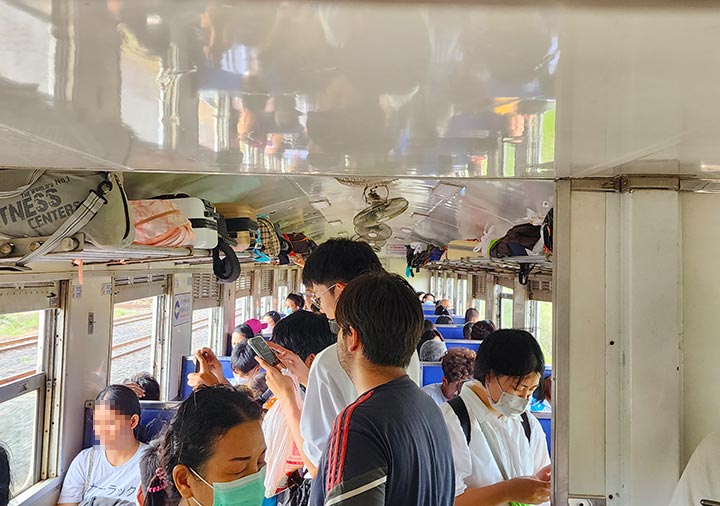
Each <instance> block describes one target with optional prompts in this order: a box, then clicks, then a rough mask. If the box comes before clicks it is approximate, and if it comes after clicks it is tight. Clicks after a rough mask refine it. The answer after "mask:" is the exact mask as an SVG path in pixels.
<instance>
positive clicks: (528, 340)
mask: <svg viewBox="0 0 720 506" xmlns="http://www.w3.org/2000/svg"><path fill="white" fill-rule="evenodd" d="M544 372H545V357H544V356H543V352H542V350H541V349H540V344H539V343H538V342H537V340H536V339H535V338H534V337H533V336H532V334H531V333H530V332H526V331H524V330H517V329H505V330H496V331H495V332H493V333H492V334H490V335H489V336H487V337H486V338H485V340H484V341H483V344H482V346H480V348H478V352H477V358H476V359H475V371H474V374H473V377H474V378H475V379H476V380H479V381H480V382H481V383H482V384H483V385H484V384H485V377H486V376H487V375H488V374H490V373H493V374H495V376H509V377H511V378H524V377H525V376H527V375H528V374H532V373H538V374H540V376H542V375H543V373H544Z"/></svg>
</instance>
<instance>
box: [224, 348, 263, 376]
mask: <svg viewBox="0 0 720 506" xmlns="http://www.w3.org/2000/svg"><path fill="white" fill-rule="evenodd" d="M258 365H259V364H258V362H257V360H255V351H254V350H253V349H252V348H251V347H250V345H249V344H248V342H247V341H242V342H240V343H237V344H236V345H235V346H234V347H233V350H232V354H231V355H230V367H232V369H233V371H240V372H241V373H243V374H247V373H249V372H250V371H252V370H253V369H255V368H256V367H257V366H258Z"/></svg>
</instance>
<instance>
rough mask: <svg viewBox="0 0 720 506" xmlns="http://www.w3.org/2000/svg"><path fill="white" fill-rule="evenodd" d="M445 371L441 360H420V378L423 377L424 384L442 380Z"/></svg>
mask: <svg viewBox="0 0 720 506" xmlns="http://www.w3.org/2000/svg"><path fill="white" fill-rule="evenodd" d="M442 377H443V372H442V367H440V362H420V378H422V386H425V385H432V384H433V383H440V382H441V381H442Z"/></svg>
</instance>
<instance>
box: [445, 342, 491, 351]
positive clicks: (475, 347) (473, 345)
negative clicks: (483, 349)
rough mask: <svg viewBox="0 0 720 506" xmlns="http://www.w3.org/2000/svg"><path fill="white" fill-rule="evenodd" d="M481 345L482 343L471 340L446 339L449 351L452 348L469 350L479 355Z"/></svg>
mask: <svg viewBox="0 0 720 506" xmlns="http://www.w3.org/2000/svg"><path fill="white" fill-rule="evenodd" d="M481 344H482V341H471V340H469V339H445V346H446V347H447V349H448V350H449V349H450V348H469V349H471V350H472V351H474V352H475V353H477V351H478V349H479V348H480V345H481Z"/></svg>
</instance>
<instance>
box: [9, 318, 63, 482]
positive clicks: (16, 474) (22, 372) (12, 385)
mask: <svg viewBox="0 0 720 506" xmlns="http://www.w3.org/2000/svg"><path fill="white" fill-rule="evenodd" d="M51 315H54V311H28V312H20V313H9V314H3V315H0V356H2V355H3V354H6V355H7V356H6V357H5V360H3V362H2V363H3V367H2V370H0V427H2V435H1V437H0V439H2V442H3V443H4V444H5V445H6V446H7V447H8V450H9V451H10V461H11V465H12V470H13V473H12V487H13V492H14V493H15V494H16V495H17V494H19V493H21V492H23V491H24V490H26V489H27V488H29V487H30V486H32V485H34V484H35V483H37V482H38V481H39V464H40V454H41V453H40V451H41V448H40V446H39V445H38V442H39V441H41V440H42V439H41V438H40V437H38V428H39V426H38V423H39V422H38V421H42V420H43V419H44V391H45V390H44V387H45V367H46V365H45V363H44V361H43V359H42V358H41V357H42V356H43V353H42V348H43V344H44V343H45V342H46V338H45V329H46V328H47V325H46V323H47V321H48V320H47V318H46V317H49V316H51ZM53 321H54V320H53ZM10 357H12V359H10ZM40 423H41V422H40Z"/></svg>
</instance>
